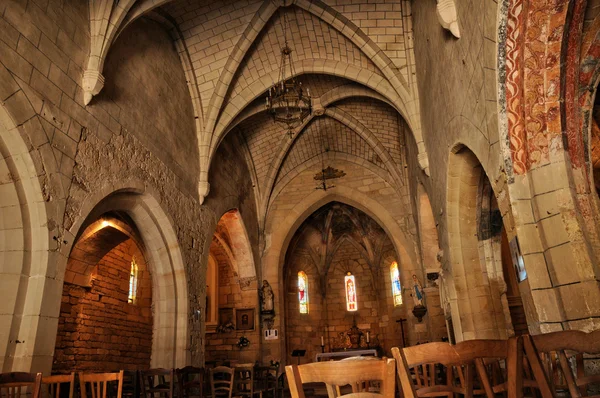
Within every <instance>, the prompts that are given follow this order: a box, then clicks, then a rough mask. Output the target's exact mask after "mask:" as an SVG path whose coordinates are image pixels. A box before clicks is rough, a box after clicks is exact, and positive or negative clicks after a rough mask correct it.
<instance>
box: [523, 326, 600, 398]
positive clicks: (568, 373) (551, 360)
mask: <svg viewBox="0 0 600 398" xmlns="http://www.w3.org/2000/svg"><path fill="white" fill-rule="evenodd" d="M531 337H532V343H533V347H531V348H530V349H537V351H538V352H539V354H540V357H541V360H542V364H543V366H544V370H545V371H546V374H547V375H548V377H549V379H550V385H551V388H552V389H553V390H554V391H555V392H567V391H568V393H569V394H570V395H571V397H582V396H587V394H588V387H589V386H590V384H600V374H594V375H586V372H585V367H584V354H591V355H597V354H600V330H596V331H594V332H591V333H585V332H582V331H578V330H566V331H562V332H553V333H546V334H540V335H536V336H531ZM527 344H528V343H526V345H525V347H526V348H527ZM572 365H573V366H572ZM573 370H575V372H573ZM596 396H598V395H596Z"/></svg>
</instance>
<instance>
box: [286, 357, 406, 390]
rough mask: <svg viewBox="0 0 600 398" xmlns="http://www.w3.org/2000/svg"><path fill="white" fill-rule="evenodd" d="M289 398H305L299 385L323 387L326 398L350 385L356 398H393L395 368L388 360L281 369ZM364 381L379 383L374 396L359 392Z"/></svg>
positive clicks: (316, 363) (326, 363)
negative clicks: (377, 391)
mask: <svg viewBox="0 0 600 398" xmlns="http://www.w3.org/2000/svg"><path fill="white" fill-rule="evenodd" d="M285 372H286V374H287V379H288V385H289V388H290V393H291V395H292V398H305V396H304V389H303V388H302V384H306V383H325V386H326V387H327V394H328V395H329V398H336V397H338V396H340V395H341V394H340V387H343V386H347V385H350V386H351V387H352V394H348V395H343V396H344V397H349V396H350V395H352V396H354V397H356V398H369V397H377V398H394V394H395V387H396V378H395V373H396V364H395V361H394V360H393V359H391V358H389V359H388V358H383V359H381V360H371V361H330V362H315V363H309V364H305V365H289V366H286V367H285ZM366 381H380V383H381V388H380V391H379V393H378V394H376V393H371V392H368V391H360V390H361V386H364V385H365V382H366Z"/></svg>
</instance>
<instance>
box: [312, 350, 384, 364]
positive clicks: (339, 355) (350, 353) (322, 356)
mask: <svg viewBox="0 0 600 398" xmlns="http://www.w3.org/2000/svg"><path fill="white" fill-rule="evenodd" d="M361 356H374V357H376V356H377V350H376V349H368V350H347V351H338V352H323V353H318V354H317V355H315V362H321V361H322V360H329V359H343V358H350V357H361Z"/></svg>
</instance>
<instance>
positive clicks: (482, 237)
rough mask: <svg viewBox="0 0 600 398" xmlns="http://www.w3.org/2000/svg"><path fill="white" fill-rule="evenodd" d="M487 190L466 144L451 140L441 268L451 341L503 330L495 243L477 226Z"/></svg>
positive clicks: (502, 289)
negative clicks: (445, 253)
mask: <svg viewBox="0 0 600 398" xmlns="http://www.w3.org/2000/svg"><path fill="white" fill-rule="evenodd" d="M490 195H493V190H492V189H491V184H490V182H489V180H488V178H487V175H486V174H485V171H484V169H483V167H482V165H481V163H480V162H479V160H478V159H477V157H476V156H475V154H474V153H473V152H472V151H471V150H470V149H468V148H467V147H465V146H463V145H457V146H456V147H455V148H454V149H453V150H452V153H451V154H450V157H449V161H448V187H447V208H446V217H447V228H448V244H449V247H450V253H449V254H450V265H449V268H450V269H449V270H447V271H445V272H443V283H444V284H445V285H447V286H448V287H449V289H448V294H447V299H448V300H449V303H450V307H451V313H452V321H453V322H452V323H453V325H454V330H455V337H456V340H457V341H462V340H470V339H477V338H484V339H485V338H488V339H490V338H506V337H508V334H509V330H508V329H509V327H510V321H509V322H508V323H507V315H508V319H510V315H509V314H508V313H507V312H508V309H507V308H508V306H507V304H506V296H505V292H506V287H505V286H506V285H505V283H504V279H503V276H502V267H501V260H500V255H499V254H500V253H499V247H500V246H499V242H496V243H498V244H497V245H495V242H494V240H493V239H491V237H490V236H488V235H489V234H488V233H487V232H488V231H483V230H484V229H486V228H487V227H486V226H485V225H486V221H485V220H484V217H483V215H484V214H485V212H486V210H487V211H488V213H487V214H488V215H489V202H490ZM500 225H501V221H500ZM498 231H500V230H498ZM493 246H497V247H493ZM481 259H485V262H482V261H481ZM503 294H504V296H503Z"/></svg>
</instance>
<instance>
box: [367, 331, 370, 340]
mask: <svg viewBox="0 0 600 398" xmlns="http://www.w3.org/2000/svg"><path fill="white" fill-rule="evenodd" d="M369 337H371V333H370V332H367V343H370V342H371V340H370V339H369Z"/></svg>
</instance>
